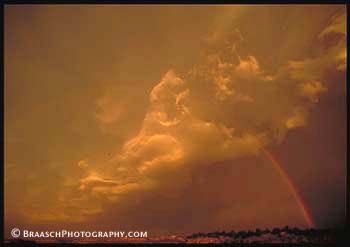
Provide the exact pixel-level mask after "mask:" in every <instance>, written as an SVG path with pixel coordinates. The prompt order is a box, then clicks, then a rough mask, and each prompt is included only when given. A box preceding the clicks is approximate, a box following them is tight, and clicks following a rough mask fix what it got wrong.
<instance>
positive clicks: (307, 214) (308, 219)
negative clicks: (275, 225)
mask: <svg viewBox="0 0 350 247" xmlns="http://www.w3.org/2000/svg"><path fill="white" fill-rule="evenodd" d="M261 150H262V151H263V153H264V154H265V156H266V157H267V159H268V160H269V161H271V163H272V164H273V165H274V167H275V168H276V170H277V171H278V173H279V174H280V176H281V177H282V179H283V181H285V182H286V184H287V186H288V188H289V189H290V191H291V193H292V194H293V197H294V199H295V201H296V202H297V203H298V206H299V208H300V210H301V212H302V214H303V216H304V218H305V220H306V222H307V224H308V226H309V227H314V226H315V223H314V221H313V219H312V216H311V214H310V212H309V211H308V209H307V208H306V206H305V202H304V200H303V198H302V197H301V196H300V194H299V192H298V190H297V188H296V187H295V185H294V184H293V182H292V180H291V179H290V177H289V176H288V174H287V173H286V172H285V170H284V169H283V167H282V166H281V165H280V164H279V163H278V161H277V160H276V159H275V158H274V157H273V156H272V154H271V153H270V152H268V151H267V150H266V149H264V148H262V147H261Z"/></svg>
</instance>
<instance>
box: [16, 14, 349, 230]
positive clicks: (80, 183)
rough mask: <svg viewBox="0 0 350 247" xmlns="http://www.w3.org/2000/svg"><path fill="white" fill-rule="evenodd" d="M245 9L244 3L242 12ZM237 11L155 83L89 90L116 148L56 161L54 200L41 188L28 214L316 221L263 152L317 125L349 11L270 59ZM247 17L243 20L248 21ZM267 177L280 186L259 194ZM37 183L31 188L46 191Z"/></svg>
mask: <svg viewBox="0 0 350 247" xmlns="http://www.w3.org/2000/svg"><path fill="white" fill-rule="evenodd" d="M238 9H239V11H238ZM245 11H246V8H245V7H244V8H243V7H242V8H237V11H233V12H234V13H236V14H237V16H235V17H234V18H233V17H232V20H233V19H239V17H240V16H241V15H242V16H244V13H245ZM225 13H226V12H225ZM228 13H231V11H228V12H227V14H225V18H224V19H225V21H224V22H223V21H222V20H221V19H220V18H218V19H217V21H218V23H219V24H222V25H218V26H214V27H215V28H216V29H215V30H214V32H213V33H212V34H211V35H208V36H206V37H205V38H204V39H203V40H204V47H203V49H202V51H201V54H200V56H199V58H198V61H197V62H196V63H195V65H193V66H191V67H190V69H188V68H186V70H176V68H175V69H174V68H172V66H168V63H166V61H164V63H166V65H167V69H165V70H164V71H163V72H164V73H163V74H159V77H160V78H161V79H160V80H158V81H156V82H155V83H153V81H152V85H151V84H150V85H151V86H148V85H147V86H144V85H141V83H140V85H138V84H137V83H135V84H132V86H130V87H128V86H126V84H127V83H123V80H121V81H118V83H116V84H117V85H114V84H112V83H107V84H106V85H107V86H106V87H107V89H104V90H101V92H102V93H100V94H99V97H98V98H97V99H96V98H94V99H91V100H89V101H91V102H92V103H91V105H93V106H94V107H95V108H93V107H92V108H91V109H90V112H87V113H86V115H87V116H88V117H91V118H92V119H93V121H94V122H93V123H91V122H89V124H90V125H89V126H93V125H97V126H98V128H99V130H100V131H101V132H102V133H103V135H102V137H101V136H99V137H98V138H100V139H103V138H107V137H108V138H110V139H109V143H108V145H109V146H110V148H109V150H108V151H105V150H104V148H105V147H102V148H100V149H97V150H98V151H96V152H94V153H93V154H91V153H89V152H87V151H85V150H84V152H79V153H78V152H77V153H75V154H74V155H75V156H74V157H76V159H75V161H74V162H70V163H69V165H66V166H63V165H62V166H59V165H57V166H55V167H51V168H50V169H51V170H50V171H55V172H56V171H60V168H61V167H64V168H62V170H61V172H58V173H57V174H59V178H58V179H57V180H58V181H57V182H55V186H56V187H55V188H54V189H53V190H54V192H55V193H54V194H53V196H54V198H53V199H52V200H50V203H49V202H48V204H49V205H54V206H52V207H48V208H47V209H45V206H41V205H40V203H39V200H38V201H37V203H36V204H35V205H37V206H33V207H31V208H25V207H23V208H21V210H22V214H23V216H22V217H23V218H28V219H29V220H28V222H44V223H52V222H54V223H55V224H57V225H59V224H60V223H62V222H68V223H71V224H81V222H84V224H86V222H88V223H90V224H96V225H99V224H100V225H104V224H107V225H111V226H112V225H113V226H114V225H115V224H125V225H127V226H129V227H132V226H135V227H138V226H144V227H149V228H152V227H153V228H154V229H155V231H159V232H161V231H162V229H163V230H167V229H164V228H166V227H165V226H166V224H167V222H166V221H167V220H166V219H167V217H170V218H171V219H172V220H173V221H174V222H173V225H171V226H169V228H168V229H169V231H170V230H174V229H176V230H177V231H179V232H181V231H182V232H185V231H195V230H196V229H198V230H201V229H204V230H207V229H216V228H220V229H224V228H226V227H229V226H231V225H232V224H233V223H232V222H234V224H236V226H241V227H251V226H264V224H265V225H268V226H272V225H279V224H280V225H281V224H287V223H288V220H290V219H291V218H292V220H290V222H291V224H294V225H299V226H306V225H307V223H308V222H307V219H305V218H304V216H303V215H302V214H300V211H299V210H298V205H297V202H295V199H293V195H292V194H293V193H294V192H291V191H290V190H289V188H288V186H285V185H284V184H283V181H282V182H281V181H280V180H281V178H280V177H279V174H278V172H276V171H275V170H274V168H273V166H271V164H267V163H266V161H261V162H260V161H259V162H258V161H257V160H261V156H262V153H261V148H262V147H264V148H268V147H270V146H272V145H279V144H280V143H282V142H283V141H284V140H285V138H286V137H287V134H288V133H290V132H293V131H294V130H295V129H297V128H301V127H305V128H307V126H308V122H309V116H310V115H311V114H312V112H313V110H314V109H315V107H317V106H318V104H319V103H320V101H322V96H323V95H325V94H327V93H329V88H332V86H333V85H332V84H333V83H338V82H337V81H334V80H333V78H334V77H336V76H339V75H342V74H344V72H345V62H346V45H345V34H346V32H345V15H338V14H337V15H335V16H333V17H332V18H331V19H330V22H329V24H328V25H327V26H325V27H322V29H321V30H320V31H317V32H316V31H315V33H316V36H315V37H317V39H316V41H315V44H309V46H311V47H313V48H314V52H313V54H307V55H303V56H299V57H298V56H295V57H293V56H290V57H288V59H285V60H283V61H282V62H280V64H277V62H276V64H277V65H278V66H275V64H274V63H273V64H274V67H273V69H271V68H269V67H268V66H267V64H268V63H267V62H266V61H268V59H269V57H266V56H261V54H259V53H258V52H257V49H253V48H254V47H252V46H246V44H247V42H249V39H248V38H246V36H245V35H247V36H249V35H248V34H245V33H244V32H243V31H241V28H240V25H238V24H237V27H231V25H229V24H228V23H229V22H230V21H232V20H231V18H229V17H230V16H231V15H230V14H228ZM238 16H239V17H238ZM227 19H230V20H227ZM239 24H241V25H242V26H243V27H244V22H243V21H242V23H239ZM291 25H293V23H291ZM245 32H247V31H245ZM312 35H313V34H310V36H312ZM258 38H259V37H258ZM274 39H275V37H272V36H271V42H274ZM256 45H257V46H258V45H259V42H258V41H256ZM174 46H175V47H176V45H174ZM247 47H248V48H249V49H248V48H247ZM179 50H181V49H180V48H179ZM269 53H274V51H273V50H272V51H269ZM152 55H153V54H152ZM140 56H141V55H140ZM271 56H272V54H271ZM281 57H282V56H281ZM282 58H283V59H284V57H282ZM129 66H130V71H128V73H129V74H130V77H131V76H134V75H135V74H136V75H137V73H138V70H135V69H134V65H133V64H131V65H129ZM174 67H176V66H174ZM147 69H148V68H147ZM149 70H150V71H151V69H149ZM184 71H185V72H184ZM128 73H126V74H128ZM116 74H117V75H118V76H119V75H120V74H122V72H121V71H117V72H116ZM128 76H129V75H128ZM128 76H125V78H128ZM125 78H124V79H125ZM130 81H134V78H133V79H132V80H131V79H130ZM339 83H343V82H339ZM120 84H123V86H121V85H120ZM143 95H146V96H145V97H144V98H142V97H143ZM73 115H74V114H73ZM79 116H80V115H79ZM88 117H87V118H88ZM76 118H77V119H78V120H76V121H83V120H81V119H80V118H79V117H76ZM81 126H85V125H84V124H81ZM78 133H80V132H78ZM85 133H87V134H88V133H89V131H87V132H85ZM77 136H79V135H78V134H77ZM96 136H97V135H96ZM83 138H85V136H83ZM83 138H82V139H83ZM98 138H97V137H96V138H95V139H94V140H98ZM88 141H89V142H91V140H89V139H88ZM82 142H83V143H85V141H82ZM98 145H99V144H96V146H98ZM69 148H72V149H74V147H73V145H72V147H69ZM101 150H102V151H101ZM110 150H113V151H110ZM101 152H102V153H103V154H100V153H101ZM80 153H82V154H81V155H80ZM96 153H98V154H96ZM104 153H107V157H106V156H105V155H104ZM90 156H91V157H90ZM264 162H265V163H264ZM255 164H258V165H256V166H255ZM11 174H14V173H11ZM226 174H228V175H230V176H228V177H225V175H226ZM261 174H262V175H261ZM11 176H12V175H11ZM27 179H28V180H30V182H32V181H33V180H34V179H32V180H31V179H29V178H27ZM250 179H251V180H250ZM253 180H254V181H255V180H256V181H255V182H253ZM275 184H276V186H275ZM257 185H258V186H257ZM33 187H35V186H33ZM260 189H264V190H266V191H270V192H268V193H266V195H264V196H261V195H260V194H259V191H260ZM33 191H35V189H34V190H33ZM31 193H32V194H27V197H26V198H28V199H26V200H28V201H30V200H33V199H32V198H36V197H35V196H36V194H40V191H39V190H38V191H36V192H31ZM259 195H260V196H261V197H260V196H259ZM38 198H39V197H38ZM255 200H256V201H255ZM216 204H217V205H216ZM272 204H273V206H271V205H272ZM193 207H196V209H197V210H196V211H195V212H194V211H192V208H193ZM142 210H144V212H143V213H141V211H142ZM176 212H181V213H183V216H181V217H176ZM151 216H152V217H151ZM204 216H205V217H207V219H204ZM150 217H151V218H152V222H151V221H150ZM183 225H186V226H183Z"/></svg>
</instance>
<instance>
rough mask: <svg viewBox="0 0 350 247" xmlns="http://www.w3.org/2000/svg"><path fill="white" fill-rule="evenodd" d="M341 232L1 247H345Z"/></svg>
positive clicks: (14, 243)
mask: <svg viewBox="0 0 350 247" xmlns="http://www.w3.org/2000/svg"><path fill="white" fill-rule="evenodd" d="M346 240H347V236H346V231H345V230H344V229H299V228H290V227H288V226H286V227H284V228H273V229H259V228H257V229H255V230H247V231H233V230H232V231H216V232H209V233H201V232H199V233H194V234H191V235H189V236H171V237H167V236H164V237H154V238H152V237H151V238H147V239H141V241H140V240H138V241H137V242H128V241H125V240H124V241H123V240H122V241H120V242H104V241H102V242H99V241H95V242H92V241H85V242H77V241H76V240H75V241H74V242H73V241H72V242H71V241H69V240H57V241H55V242H43V241H33V240H23V239H10V240H6V241H5V244H4V246H8V247H10V246H11V247H17V246H20V247H39V246H52V247H53V246H60V247H61V246H62V247H63V246H79V247H85V246H86V247H95V246H123V247H124V246H125V247H132V246H142V247H144V246H169V247H173V246H174V247H175V246H178V247H180V246H198V245H200V246H237V247H239V246H249V247H250V246H276V247H277V246H278V247H283V246H286V247H287V246H289V247H294V246H295V247H296V246H320V247H321V246H323V247H326V246H349V245H348V244H349V242H348V241H346Z"/></svg>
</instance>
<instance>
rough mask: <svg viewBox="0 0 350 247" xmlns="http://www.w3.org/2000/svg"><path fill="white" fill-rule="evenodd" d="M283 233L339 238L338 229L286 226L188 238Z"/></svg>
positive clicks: (203, 234) (237, 237) (314, 237)
mask: <svg viewBox="0 0 350 247" xmlns="http://www.w3.org/2000/svg"><path fill="white" fill-rule="evenodd" d="M282 233H285V234H290V235H294V236H305V237H306V238H312V239H319V240H324V239H325V238H326V239H327V238H329V237H332V236H337V233H338V230H336V229H313V228H309V229H299V228H296V227H294V228H289V227H288V226H285V227H283V228H272V229H269V228H266V229H260V228H257V229H255V230H254V231H252V230H248V231H237V232H236V231H233V230H232V231H221V232H220V231H215V232H209V233H201V232H199V233H194V234H192V235H190V236H187V238H188V239H195V238H219V237H228V238H233V239H245V238H249V237H253V236H257V237H259V236H261V235H263V234H273V235H275V236H278V237H281V235H282Z"/></svg>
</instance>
